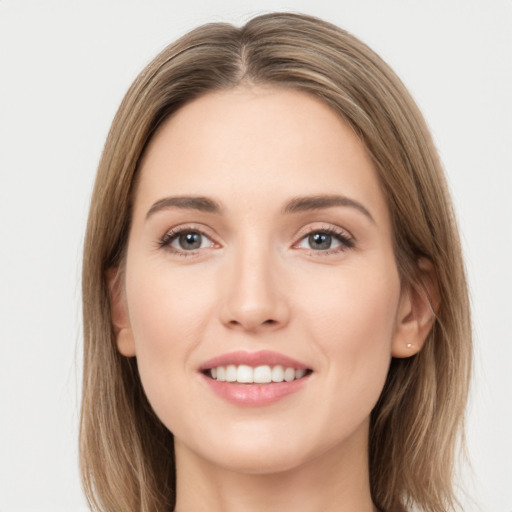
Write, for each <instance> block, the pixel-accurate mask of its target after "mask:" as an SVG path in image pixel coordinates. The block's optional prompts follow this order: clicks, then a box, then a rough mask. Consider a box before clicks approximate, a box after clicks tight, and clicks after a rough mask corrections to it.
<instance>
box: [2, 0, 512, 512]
mask: <svg viewBox="0 0 512 512" xmlns="http://www.w3.org/2000/svg"><path fill="white" fill-rule="evenodd" d="M275 10H291V11H298V12H304V13H308V14H313V15H316V16H319V17H323V18H325V19H327V20H329V21H332V22H334V23H336V24H338V25H340V26H342V27H343V28H346V29H348V30H349V31H351V32H352V33H354V34H355V35H357V36H358V37H360V38H361V39H362V40H363V41H365V42H366V43H368V44H369V45H370V46H371V47H372V48H374V49H375V50H376V51H377V52H378V53H379V54H380V55H381V56H382V57H384V59H386V60H387V61H388V62H389V63H390V64H391V66H392V67H393V68H394V69H395V70H396V72H397V73H398V74H399V76H400V77H401V78H402V79H403V80H404V82H405V83H406V85H407V86H408V87H409V88H410V90H411V91H412V94H413V96H414V97H415V99H416V100H417V102H418V103H419V105H420V108H421V109H422V110H423V112H424V114H425V116H426V119H427V121H428V123H429V125H430V127H431V129H432V132H433V134H434V137H435V141H436V143H437V145H438V148H439V151H440V153H441V157H442V159H443V161H444V164H445V168H446V172H447V175H448V180H449V183H450V187H451V189H452V192H453V195H454V201H455V206H456V210H457V213H458V217H459V221H460V227H461V232H462V237H463V243H464V249H465V254H466V259H467V269H468V274H469V280H470V285H471V295H472V302H473V311H474V332H475V343H476V348H475V353H476V359H475V379H474V384H473V387H472V391H471V402H470V407H469V411H468V445H469V453H470V457H471V460H472V464H473V469H472V470H470V469H469V467H468V466H467V465H466V466H464V468H463V476H462V479H461V484H462V486H464V487H465V488H466V490H467V491H468V493H469V496H470V497H468V496H467V495H466V494H465V493H463V491H462V489H461V491H460V493H459V494H460V498H461V500H462V502H463V503H464V510H465V511H469V512H472V511H483V512H512V491H511V488H512V412H511V410H512V334H511V331H512V329H511V324H512V299H511V296H512V270H511V267H512V229H511V223H512V2H511V1H510V0H480V1H472V0H465V1H454V0H451V1H450V0H430V1H428V2H426V1H421V2H420V1H412V0H392V1H389V0H388V1H383V0H337V1H334V0H331V1H329V0H314V1H313V0H310V1H308V0H304V1H301V0H295V1H294V0H289V1H269V0H254V1H247V2H244V1H240V0H209V1H200V0H187V1H186V2H183V1H180V2H175V1H172V0H168V1H164V0H117V1H112V0H110V1H108V0H87V1H86V0H83V1H78V0H61V1H57V0H32V1H29V0H0V173H1V174H0V337H1V339H0V343H1V344H0V511H1V512H49V511H51V512H74V511H77V512H80V511H85V510H86V506H85V502H84V499H83V497H82V493H81V488H80V483H79V477H78V463H77V424H78V411H79V394H80V365H81V363H80V354H81V333H80V332H81V324H80V323H81V320H80V314H81V312H80V264H81V250H82V241H83V234H84V228H85V221H86V215H87V208H88V201H89V198H90V193H91V188H92V184H93V180H94V175H95V170H96V166H97V163H98V159H99V156H100V153H101V150H102V146H103V143H104V140H105V137H106V134H107V131H108V129H109V125H110V122H111V120H112V118H113V116H114V113H115V111H116V109H117V107H118V105H119V103H120V101H121V98H122V96H123V94H124V93H125V91H126V89H127V88H128V86H129V85H130V83H131V82H132V80H133V79H134V78H135V76H136V75H137V73H138V72H139V71H140V70H141V69H142V67H143V66H144V65H145V64H146V63H147V62H148V61H149V60H150V59H151V58H152V57H153V56H154V55H155V54H156V53H157V52H158V51H159V50H161V49H162V48H163V47H164V46H166V45H167V44H168V43H170V42H171V41H173V40H174V39H176V38H177V37H179V36H180V35H182V34H183V33H185V32H186V31H188V30H189V29H191V28H193V27H195V26H196V25H199V24H202V23H204V22H209V21H230V22H233V23H236V24H241V23H243V22H244V21H245V20H247V18H248V17H250V16H252V15H256V14H260V13H263V12H268V11H275Z"/></svg>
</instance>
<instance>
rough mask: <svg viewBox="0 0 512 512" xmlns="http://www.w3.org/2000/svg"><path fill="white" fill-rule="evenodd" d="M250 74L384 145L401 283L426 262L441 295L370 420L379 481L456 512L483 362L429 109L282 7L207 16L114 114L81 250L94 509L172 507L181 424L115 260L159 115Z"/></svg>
mask: <svg viewBox="0 0 512 512" xmlns="http://www.w3.org/2000/svg"><path fill="white" fill-rule="evenodd" d="M244 82H250V83H254V84H267V85H268V84H270V85H273V86H276V87H285V88H293V89H298V90H301V91H304V92H307V93H309V94H312V95H314V96H315V97H317V98H320V99H321V100H322V101H324V102H325V103H326V104H328V105H329V106H330V107H331V108H332V109H333V110H334V111H336V112H338V113H339V115H340V116H341V117H342V118H343V119H344V120H345V121H346V122H347V123H348V124H349V125H350V126H351V127H352V128H353V130H354V131H355V132H356V134H357V135H358V136H359V137H360V138H361V140H362V141H363V142H364V144H365V145H366V148H367V149H368V152H369V153H370V155H371V156H372V158H373V161H374V164H375V168H376V170H377V172H378V175H379V178H380V181H381V185H382V187H383V190H384V192H385V194H386V198H387V201H388V205H389V209H390V212H391V218H392V223H393V230H394V248H395V255H396V261H397V266H398V269H399V272H400V276H401V279H402V281H403V282H404V283H407V284H409V285H412V286H421V279H420V277H419V269H418V261H419V259H420V258H423V259H424V258H427V259H429V260H430V261H431V262H432V264H433V267H434V269H435V273H436V275H437V280H438V288H439V297H440V306H439V309H438V312H437V318H436V323H435V326H434V328H433V329H432V331H431V333H430V334H429V337H428V339H427V341H426V343H425V345H424V347H423V349H422V350H421V351H420V352H419V353H418V354H417V355H416V356H414V357H410V358H406V359H394V360H393V361H392V363H391V367H390V370H389V374H388V378H387V381H386V384H385V387H384V390H383V392H382V395H381V397H380V400H379V402H378V404H377V405H376V407H375V409H374V410H373V412H372V416H371V426H370V440H369V443H370V445H369V450H370V480H371V491H372V497H373V500H374V502H375V504H376V505H377V506H378V507H379V508H380V509H381V510H382V511H387V512H396V511H399V510H404V508H405V507H409V506H412V505H415V506H417V507H420V508H421V509H422V510H425V511H428V512H434V511H435V512H442V511H448V510H453V508H454V505H455V503H456V499H455V496H454V493H453V485H452V480H453V469H454V460H455V454H456V447H457V439H458V438H459V435H460V434H462V433H463V428H462V427H463V413H464V408H465V404H466V399H467V392H468V381H469V375H470V367H471V328H470V313H469V304H468V294H467V285H466V278H465V275H464V267H463V262H462V256H461V248H460V242H459V235H458V232H457V227H456V223H455V220H454V215H453V210H452V206H451V202H450V198H449V194H448V191H447V186H446V182H445V178H444V175H443V171H442V167H441V164H440V162H439V158H438V155H437V152H436V149H435V147H434V144H433V142H432V138H431V136H430V134H429V131H428V129H427V127H426V124H425V121H424V119H423V117H422V115H421V113H420V112H419V110H418V108H417V107H416V105H415V103H414V101H413V100H412V98H411V96H410V95H409V93H408V92H407V90H406V89H405V87H404V86H403V84H402V83H401V81H400V80H399V79H398V78H397V76H396V75H395V74H394V73H393V71H392V70H391V69H390V68H389V67H388V66H387V65H386V64H385V63H384V62H383V61H382V60H381V59H380V58H379V57H378V56H377V55H376V54H375V53H374V52H373V51H372V50H370V49H369V48H368V47H367V46H366V45H364V44H363V43H362V42H360V41H359V40H358V39H356V38H355V37H353V36H352V35H350V34H348V33H347V32H345V31H344V30H341V29H340V28H338V27H336V26H333V25H331V24H329V23H326V22H324V21H321V20H319V19H316V18H312V17H309V16H303V15H297V14H288V13H274V14H267V15H264V16H259V17H256V18H254V19H252V20H250V21H249V22H248V23H247V24H246V25H245V26H243V27H241V28H238V27H235V26H232V25H229V24H222V23H215V24H209V25H205V26H202V27H199V28H198V29H196V30H193V31H192V32H190V33H188V34H186V35H185V36H183V37H182V38H180V39H179V40H178V41H177V42H175V43H174V44H171V45H170V46H168V47H167V48H166V49H165V50H163V51H162V52H161V53H160V54H159V55H158V56H157V57H156V58H155V59H154V60H153V61H152V62H151V63H150V64H149V65H148V66H147V67H146V68H145V69H144V70H143V71H142V73H141V74H140V75H139V76H138V78H137V79H136V80H135V82H134V83H133V85H132V86H131V87H130V89H129V91H128V92H127V94H126V96H125V98H124V99H123V102H122V104H121V106H120V108H119V110H118V112H117V114H116V116H115V119H114V122H113V124H112V127H111V130H110V133H109V135H108V138H107V141H106V144H105V148H104V151H103V155H102V157H101V161H100V164H99V169H98V174H97V178H96V184H95V188H94V192H93V197H92V201H91V207H90V215H89V221H88V225H87V234H86V239H85V247H84V263H83V276H82V286H83V317H84V373H83V375H84V376H83V399H82V411H81V428H80V456H81V471H82V479H83V484H84V488H85V491H86V494H87V497H88V500H89V502H90V504H91V507H92V508H93V509H95V510H101V511H112V512H114V511H115V512H119V511H131V512H134V511H140V512H163V511H169V510H172V507H173V506H174V500H175V496H174V492H175V474H174V457H173V438H172V434H171V433H170V432H169V431H168V430H167V429H166V428H165V427H164V426H163V425H162V424H161V422H160V421H159V420H158V418H157V417H156V416H155V414H154V412H153V411H152V409H151V407H150V406H149V404H148V401H147V399H146V397H145V395H144V392H143V390H142V386H141V383H140V380H139V376H138V372H137V367H136V360H135V359H134V358H132V359H129V358H125V357H123V356H121V355H120V354H119V353H118V351H117V349H116V345H115V337H114V332H113V328H112V321H111V313H110V300H109V289H108V280H107V273H108V271H109V270H110V269H112V268H116V267H117V268H119V267H122V264H123V257H124V254H125V250H126V245H127V237H128V231H129V228H130V218H131V205H132V199H133V198H132V195H133V190H134V183H135V181H136V179H137V170H138V164H139V162H140V159H141V155H142V154H143V152H144V149H145V147H146V146H147V144H148V141H149V140H150V139H151V137H152V135H153V134H154V133H155V131H156V130H157V128H158V127H159V126H160V125H161V123H162V122H163V121H164V120H165V119H166V118H168V117H169V116H170V115H171V114H172V113H173V112H175V111H176V110H177V109H179V108H180V107H182V106H183V105H184V104H186V103H187V102H190V101H192V100H193V99H194V98H197V97H199V96H201V95H203V94H205V93H207V92H209V91H214V90H219V89H229V88H233V87H236V86H237V85H239V84H241V83H244Z"/></svg>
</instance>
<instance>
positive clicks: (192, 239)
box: [179, 233, 201, 250]
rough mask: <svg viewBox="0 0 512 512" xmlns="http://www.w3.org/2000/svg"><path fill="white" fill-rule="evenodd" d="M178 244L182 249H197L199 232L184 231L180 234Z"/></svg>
mask: <svg viewBox="0 0 512 512" xmlns="http://www.w3.org/2000/svg"><path fill="white" fill-rule="evenodd" d="M179 241H180V246H181V248H182V249H187V250H191V249H199V248H200V247H201V235H200V234H199V233H186V234H184V235H180V239H179Z"/></svg>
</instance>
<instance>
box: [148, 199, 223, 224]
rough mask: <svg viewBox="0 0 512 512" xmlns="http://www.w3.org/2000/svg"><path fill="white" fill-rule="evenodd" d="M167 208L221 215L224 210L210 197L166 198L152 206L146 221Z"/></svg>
mask: <svg viewBox="0 0 512 512" xmlns="http://www.w3.org/2000/svg"><path fill="white" fill-rule="evenodd" d="M167 208H181V209H184V210H197V211H200V212H207V213H221V211H222V209H221V207H220V205H219V203H217V202H216V201H214V200H213V199H210V198H208V197H194V196H176V197H164V198H163V199H160V200H158V201H157V202H156V203H154V204H153V206H151V208H150V209H149V210H148V213H146V219H147V218H149V217H151V215H154V214H155V213H156V212H159V211H160V210H165V209H167Z"/></svg>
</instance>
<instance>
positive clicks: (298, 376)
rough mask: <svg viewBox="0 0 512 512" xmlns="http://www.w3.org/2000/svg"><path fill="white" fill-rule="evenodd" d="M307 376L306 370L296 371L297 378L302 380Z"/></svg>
mask: <svg viewBox="0 0 512 512" xmlns="http://www.w3.org/2000/svg"><path fill="white" fill-rule="evenodd" d="M304 375H306V370H295V378H296V379H302V377H304Z"/></svg>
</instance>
